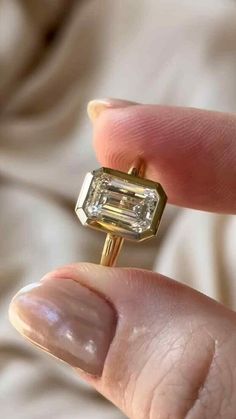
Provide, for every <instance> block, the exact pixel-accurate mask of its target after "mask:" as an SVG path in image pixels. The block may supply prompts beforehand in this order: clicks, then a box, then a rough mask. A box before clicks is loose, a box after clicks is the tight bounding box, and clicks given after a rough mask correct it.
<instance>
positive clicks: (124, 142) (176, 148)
mask: <svg viewBox="0 0 236 419" xmlns="http://www.w3.org/2000/svg"><path fill="white" fill-rule="evenodd" d="M99 103H100V102H96V101H95V102H91V104H90V107H89V112H90V116H92V118H93V121H94V144H95V150H96V153H97V157H98V160H99V161H100V162H101V164H102V165H103V166H108V167H112V168H115V169H120V170H124V171H126V170H127V169H128V167H129V166H130V165H131V164H132V161H133V160H134V156H137V155H140V156H143V159H144V160H145V161H146V164H147V173H146V176H147V177H149V178H151V179H154V180H156V181H159V182H160V183H161V184H162V185H163V186H164V189H165V190H166V192H167V195H168V198H169V202H171V203H173V204H176V205H180V206H185V207H191V208H197V209H203V210H210V211H216V212H218V211H219V212H228V213H235V212H236V117H235V116H234V115H232V114H223V113H219V112H211V111H203V110H199V109H187V108H177V107H168V106H150V105H134V104H132V105H133V106H131V104H130V103H129V102H128V103H126V102H124V103H125V104H124V105H123V106H122V107H121V103H120V101H119V102H118V103H117V104H116V102H114V103H115V105H114V104H113V102H111V103H110V102H107V106H105V103H106V102H105V101H103V102H102V105H101V108H99ZM93 108H95V109H96V113H93ZM99 109H100V112H99Z"/></svg>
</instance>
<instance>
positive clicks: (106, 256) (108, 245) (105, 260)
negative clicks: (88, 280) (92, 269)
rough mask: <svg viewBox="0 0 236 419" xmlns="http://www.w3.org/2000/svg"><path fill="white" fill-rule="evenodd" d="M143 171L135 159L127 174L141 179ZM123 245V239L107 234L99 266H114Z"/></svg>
mask: <svg viewBox="0 0 236 419" xmlns="http://www.w3.org/2000/svg"><path fill="white" fill-rule="evenodd" d="M144 170H145V167H144V162H143V161H142V160H141V159H137V160H136V161H135V162H134V164H133V165H132V166H131V167H130V169H129V171H128V173H129V174H130V175H133V176H139V177H142V176H143V175H144ZM123 243H124V239H123V237H119V236H115V235H113V234H111V233H108V234H107V236H106V239H105V243H104V246H103V251H102V256H101V260H100V265H103V266H114V265H115V264H116V261H117V258H118V256H119V254H120V251H121V248H122V246H123Z"/></svg>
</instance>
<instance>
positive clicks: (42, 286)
mask: <svg viewBox="0 0 236 419" xmlns="http://www.w3.org/2000/svg"><path fill="white" fill-rule="evenodd" d="M9 316H10V321H11V322H12V324H13V326H14V327H15V328H16V329H17V330H18V331H19V332H20V333H21V334H22V335H23V336H24V337H26V338H27V339H29V340H30V341H31V342H33V343H34V344H35V345H36V346H39V347H40V348H42V349H43V350H45V351H47V352H49V353H50V354H52V355H54V356H55V357H57V358H59V359H61V360H63V361H65V362H67V363H68V364H70V365H71V366H73V367H76V368H80V369H82V370H84V371H85V372H87V373H89V374H92V375H96V376H100V375H101V374H102V371H103V366H104V362H105V359H106V356H107V352H108V350H109V347H110V344H111V341H112V339H113V336H114V333H115V329H116V312H115V310H114V308H113V307H112V306H111V305H110V304H109V303H108V302H107V301H106V300H105V299H103V298H102V297H101V296H99V295H97V294H96V293H94V292H93V291H91V290H89V289H88V288H86V287H84V286H82V285H80V284H79V283H78V282H76V281H73V280H71V279H53V278H52V279H47V280H44V281H42V282H39V283H37V284H31V285H29V286H27V287H25V288H23V289H22V290H21V291H20V292H19V293H18V294H16V296H15V297H14V298H13V300H12V302H11V304H10V309H9Z"/></svg>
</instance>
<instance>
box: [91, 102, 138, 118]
mask: <svg viewBox="0 0 236 419" xmlns="http://www.w3.org/2000/svg"><path fill="white" fill-rule="evenodd" d="M134 105H138V103H136V102H131V101H129V100H123V99H114V98H113V99H112V98H105V99H94V100H91V101H90V102H89V103H88V106H87V112H88V116H89V118H90V119H91V121H92V122H94V121H95V120H96V119H97V118H98V117H99V116H100V115H101V113H102V112H103V111H104V110H106V109H115V108H127V107H129V106H134Z"/></svg>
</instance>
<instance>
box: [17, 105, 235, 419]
mask: <svg viewBox="0 0 236 419" xmlns="http://www.w3.org/2000/svg"><path fill="white" fill-rule="evenodd" d="M89 113H90V115H91V117H92V118H93V120H94V141H95V149H96V152H97V156H98V159H99V161H100V162H101V164H102V165H104V166H109V167H112V168H117V169H120V170H124V171H126V170H127V168H128V167H129V166H130V165H131V163H132V161H133V156H137V155H141V156H143V158H144V160H145V161H146V163H147V177H148V178H151V179H154V180H157V181H158V182H160V183H161V184H162V185H163V187H164V189H165V190H166V192H167V195H168V197H169V202H171V203H173V204H176V205H180V206H187V207H191V208H199V209H204V210H209V211H216V212H227V213H235V212H236V142H235V138H236V117H235V116H234V115H230V114H221V113H216V112H208V111H201V110H196V109H183V108H171V107H163V106H146V105H145V106H143V105H138V104H132V103H129V102H121V101H106V100H105V101H103V102H100V103H98V102H92V103H91V104H90V107H89ZM222 281H223V278H222ZM10 318H11V321H12V323H13V324H14V326H15V327H16V328H17V329H18V330H19V332H20V333H22V334H23V335H24V336H25V337H26V338H28V339H29V340H31V341H32V342H33V343H35V344H36V345H37V346H39V347H41V348H42V349H44V350H46V351H47V352H50V353H51V354H53V355H54V356H56V357H58V358H60V359H62V360H64V361H65V362H68V363H69V364H70V365H72V366H73V367H75V368H76V369H77V371H78V373H79V374H80V375H81V376H82V377H83V378H84V379H85V380H86V381H88V382H89V383H90V384H91V385H93V386H94V387H95V388H96V389H97V390H98V391H99V392H100V393H102V394H103V395H104V396H105V397H107V398H108V399H109V400H111V401H112V402H113V403H114V404H116V405H117V406H118V407H119V408H120V409H121V410H123V412H124V413H125V414H126V415H127V416H128V417H130V418H132V419H167V418H173V419H182V418H188V419H198V418H199V419H203V418H205V419H213V418H214V419H219V418H224V419H235V417H236V356H235V352H236V315H235V313H234V312H233V311H231V310H229V309H227V308H226V307H224V306H222V305H221V304H219V303H217V302H215V301H213V300H211V299H210V298H207V297H206V296H204V295H202V294H200V293H198V292H196V291H194V290H192V289H190V288H188V287H186V286H184V285H181V284H180V283H177V282H175V281H174V280H171V279H168V278H165V277H162V276H161V275H159V274H155V273H152V272H148V271H142V270H136V269H121V268H104V267H101V266H96V265H92V264H83V263H80V264H77V265H73V266H66V267H64V268H61V269H58V270H56V271H55V272H52V273H50V274H48V275H46V276H45V277H44V278H43V279H42V280H41V281H40V282H39V283H38V284H33V285H31V286H30V287H26V288H24V289H23V290H22V291H21V292H20V293H18V294H17V295H16V297H15V298H14V299H13V301H12V303H11V306H10Z"/></svg>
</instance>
